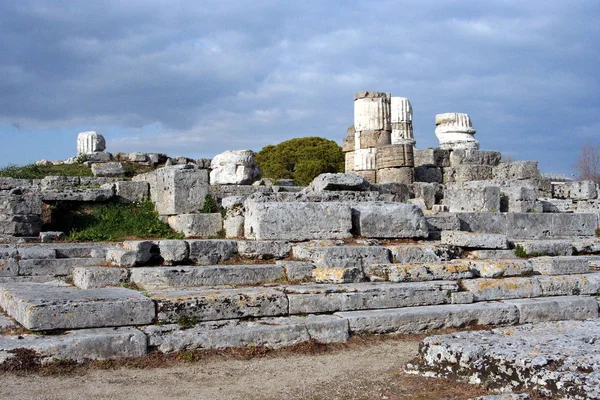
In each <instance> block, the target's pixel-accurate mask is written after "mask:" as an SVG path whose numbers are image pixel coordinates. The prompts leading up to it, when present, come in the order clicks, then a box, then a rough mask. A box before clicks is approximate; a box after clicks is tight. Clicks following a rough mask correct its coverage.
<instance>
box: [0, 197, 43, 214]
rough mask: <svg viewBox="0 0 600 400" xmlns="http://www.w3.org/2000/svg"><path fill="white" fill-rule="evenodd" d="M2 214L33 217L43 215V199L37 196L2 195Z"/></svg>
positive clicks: (0, 202) (0, 209) (0, 203)
mask: <svg viewBox="0 0 600 400" xmlns="http://www.w3.org/2000/svg"><path fill="white" fill-rule="evenodd" d="M0 213H1V214H12V215H31V214H41V213H42V199H41V198H40V196H38V195H36V194H22V195H20V194H1V195H0Z"/></svg>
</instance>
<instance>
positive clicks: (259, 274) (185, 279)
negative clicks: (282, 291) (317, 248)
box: [130, 264, 284, 289]
mask: <svg viewBox="0 0 600 400" xmlns="http://www.w3.org/2000/svg"><path fill="white" fill-rule="evenodd" d="M283 277H284V274H283V268H282V267H280V266H278V265H272V264H265V265H258V264H257V265H211V266H206V267H196V266H181V267H148V268H134V269H132V270H131V278H130V279H131V282H133V283H135V284H136V285H137V286H139V287H141V288H144V289H153V288H161V287H162V288H168V287H171V288H181V287H191V286H215V285H256V284H259V283H266V282H274V281H277V280H280V279H283Z"/></svg>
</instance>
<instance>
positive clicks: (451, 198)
mask: <svg viewBox="0 0 600 400" xmlns="http://www.w3.org/2000/svg"><path fill="white" fill-rule="evenodd" d="M444 204H445V205H447V206H448V208H449V209H450V212H498V211H500V188H498V187H496V186H487V187H483V188H480V189H474V188H473V189H471V188H462V189H458V188H456V189H454V188H447V189H446V191H445V193H444Z"/></svg>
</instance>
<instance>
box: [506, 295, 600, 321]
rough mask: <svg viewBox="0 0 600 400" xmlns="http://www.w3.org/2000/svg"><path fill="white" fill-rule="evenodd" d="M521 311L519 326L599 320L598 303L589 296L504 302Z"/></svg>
mask: <svg viewBox="0 0 600 400" xmlns="http://www.w3.org/2000/svg"><path fill="white" fill-rule="evenodd" d="M504 303H506V304H512V305H514V306H515V307H517V309H518V310H519V324H531V323H536V322H544V321H562V320H568V319H576V320H584V319H588V318H598V301H597V300H596V299H595V298H593V297H587V296H555V297H538V298H535V299H514V300H504Z"/></svg>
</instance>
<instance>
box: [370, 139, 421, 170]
mask: <svg viewBox="0 0 600 400" xmlns="http://www.w3.org/2000/svg"><path fill="white" fill-rule="evenodd" d="M414 165H415V160H414V156H413V147H412V145H404V144H392V145H389V146H377V154H376V157H375V166H376V167H377V169H383V168H398V167H413V166H414Z"/></svg>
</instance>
